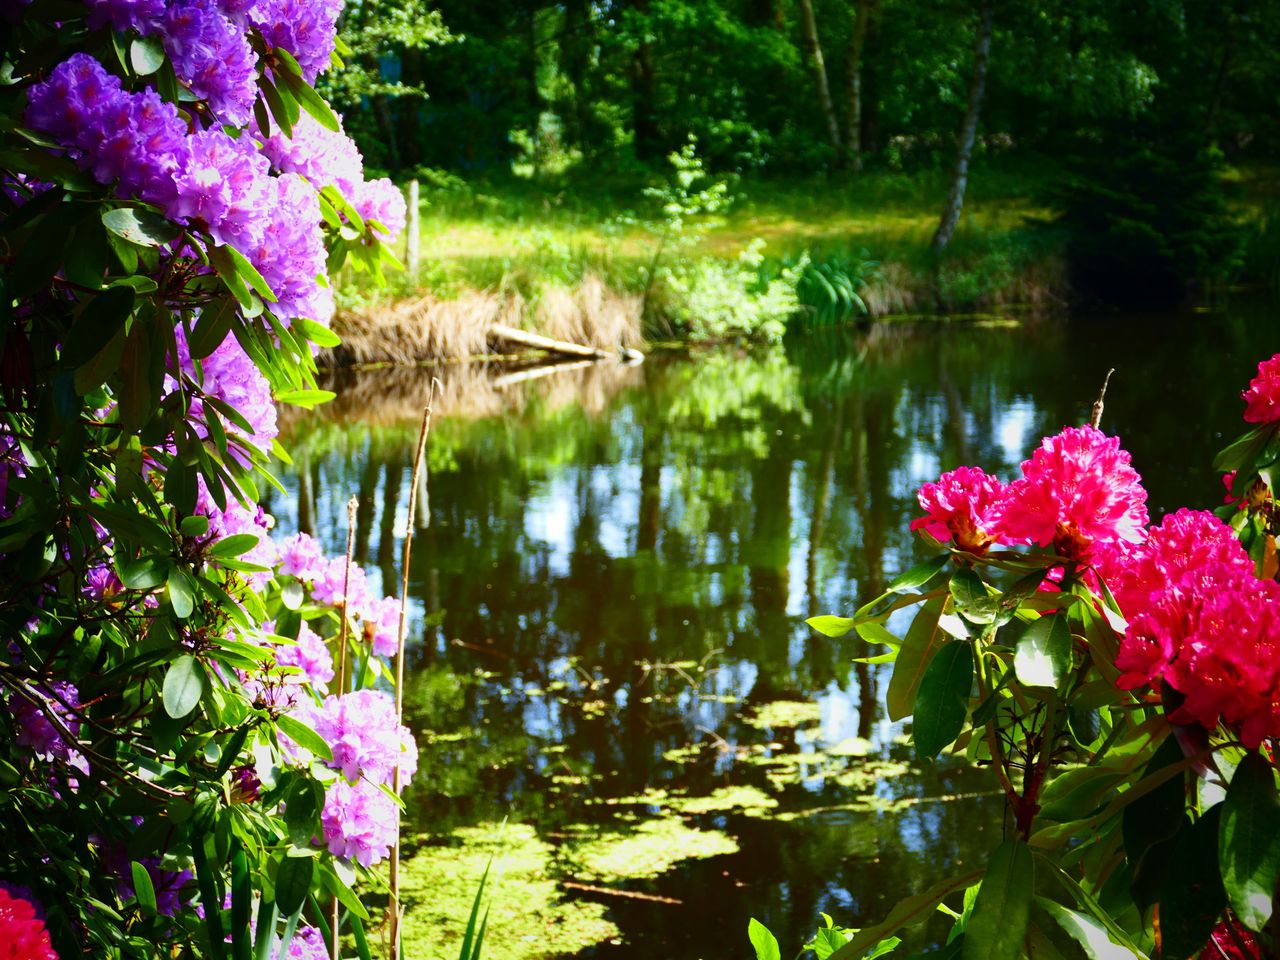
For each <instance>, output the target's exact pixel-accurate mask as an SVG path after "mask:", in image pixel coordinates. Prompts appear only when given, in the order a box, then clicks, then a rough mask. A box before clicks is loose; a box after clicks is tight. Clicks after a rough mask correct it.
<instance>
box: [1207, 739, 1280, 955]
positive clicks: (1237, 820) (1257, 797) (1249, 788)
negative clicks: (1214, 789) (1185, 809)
mask: <svg viewBox="0 0 1280 960" xmlns="http://www.w3.org/2000/svg"><path fill="white" fill-rule="evenodd" d="M1218 856H1219V860H1220V863H1221V865H1222V881H1223V884H1224V886H1225V887H1226V892H1227V899H1228V900H1229V901H1230V903H1231V909H1233V910H1234V911H1235V912H1236V916H1238V917H1239V918H1240V922H1241V923H1243V924H1244V925H1245V926H1246V927H1248V928H1249V929H1250V930H1261V929H1262V928H1263V926H1265V925H1266V923H1267V921H1268V920H1269V919H1270V917H1271V913H1272V909H1273V906H1274V897H1275V893H1276V885H1277V882H1280V796H1277V793H1276V782H1275V771H1273V770H1272V769H1271V765H1270V764H1269V763H1267V761H1266V760H1265V759H1264V758H1263V757H1262V756H1261V754H1258V753H1256V752H1254V753H1250V754H1249V755H1248V756H1246V757H1245V758H1244V760H1243V761H1242V762H1241V763H1240V766H1239V767H1237V768H1236V772H1235V776H1233V777H1232V778H1231V784H1230V786H1229V787H1228V788H1227V799H1226V801H1225V803H1224V804H1223V810H1222V826H1221V830H1220V832H1219V837H1218Z"/></svg>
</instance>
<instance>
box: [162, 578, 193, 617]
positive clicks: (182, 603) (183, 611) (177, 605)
mask: <svg viewBox="0 0 1280 960" xmlns="http://www.w3.org/2000/svg"><path fill="white" fill-rule="evenodd" d="M168 586H169V603H170V605H171V606H172V607H173V613H174V616H176V617H177V618H178V619H179V620H185V619H187V617H189V616H191V612H192V610H194V609H195V602H196V589H197V588H196V582H195V579H194V578H193V577H192V576H191V574H189V573H187V571H185V570H183V569H182V568H181V567H176V566H175V567H173V568H172V569H170V571H169V581H168Z"/></svg>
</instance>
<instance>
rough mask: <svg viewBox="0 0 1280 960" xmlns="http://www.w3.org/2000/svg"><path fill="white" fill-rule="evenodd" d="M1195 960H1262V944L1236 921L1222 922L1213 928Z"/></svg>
mask: <svg viewBox="0 0 1280 960" xmlns="http://www.w3.org/2000/svg"><path fill="white" fill-rule="evenodd" d="M1196 960H1262V944H1260V943H1258V938H1257V937H1256V936H1254V935H1253V932H1252V931H1251V930H1249V929H1247V928H1246V927H1245V926H1244V925H1243V924H1242V923H1240V922H1239V921H1238V920H1235V919H1232V920H1224V921H1222V923H1220V924H1218V925H1217V926H1216V927H1214V928H1213V933H1212V934H1211V935H1210V937H1209V942H1208V943H1206V944H1205V945H1204V949H1203V950H1201V951H1200V953H1199V954H1198V955H1197V958H1196Z"/></svg>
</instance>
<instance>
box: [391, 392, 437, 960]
mask: <svg viewBox="0 0 1280 960" xmlns="http://www.w3.org/2000/svg"><path fill="white" fill-rule="evenodd" d="M437 386H440V387H443V385H442V384H441V383H440V381H439V380H437V379H436V378H435V377H432V378H431V389H430V391H429V392H428V394H427V405H426V407H425V408H424V409H423V411H422V430H421V431H420V432H419V433H418V449H417V451H416V452H415V454H414V457H413V475H412V476H411V477H410V478H409V514H408V516H409V522H408V523H407V524H406V525H405V531H404V560H403V563H402V566H401V569H400V623H399V626H398V628H397V630H396V729H397V730H398V729H399V728H400V725H401V724H403V723H404V630H405V621H406V620H407V618H408V610H409V558H410V556H411V555H412V553H413V511H414V508H415V506H416V505H417V497H418V478H419V477H421V475H422V460H423V455H424V454H425V453H426V449H427V435H428V434H429V433H430V432H431V406H432V404H433V403H434V402H435V399H436V387H437ZM402 786H403V784H402V781H401V771H400V758H399V756H397V757H396V766H395V773H394V774H393V779H392V789H393V790H395V792H396V796H399V795H400V790H401V789H402ZM388 892H389V894H390V897H389V900H388V903H387V909H388V910H389V911H390V919H391V944H390V951H389V953H388V956H389V957H390V960H400V919H401V907H400V826H399V823H397V824H396V842H395V845H394V846H392V848H391V882H390V884H389V889H388Z"/></svg>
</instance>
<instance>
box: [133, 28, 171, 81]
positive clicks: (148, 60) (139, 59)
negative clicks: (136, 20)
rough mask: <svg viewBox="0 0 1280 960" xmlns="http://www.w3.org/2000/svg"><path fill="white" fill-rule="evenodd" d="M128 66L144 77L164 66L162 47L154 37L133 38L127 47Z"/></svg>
mask: <svg viewBox="0 0 1280 960" xmlns="http://www.w3.org/2000/svg"><path fill="white" fill-rule="evenodd" d="M129 66H131V67H132V68H133V72H134V73H136V74H137V75H138V76H140V77H146V76H149V75H151V74H153V73H155V72H156V71H157V70H159V69H160V68H161V67H162V66H164V46H163V45H162V44H161V43H160V41H159V40H157V39H156V38H155V37H135V38H134V41H133V43H131V44H130V45H129Z"/></svg>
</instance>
